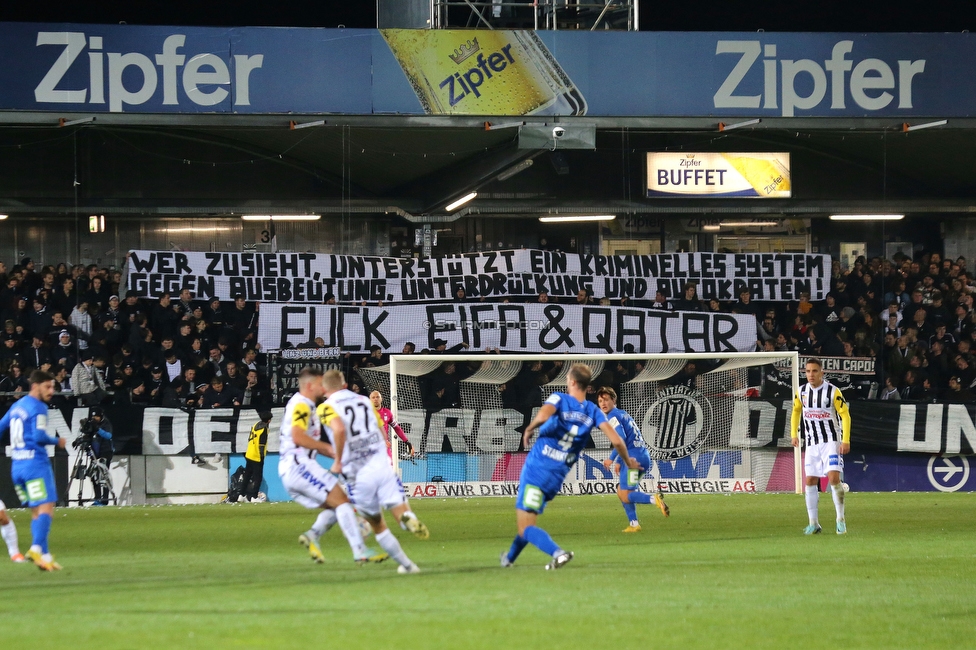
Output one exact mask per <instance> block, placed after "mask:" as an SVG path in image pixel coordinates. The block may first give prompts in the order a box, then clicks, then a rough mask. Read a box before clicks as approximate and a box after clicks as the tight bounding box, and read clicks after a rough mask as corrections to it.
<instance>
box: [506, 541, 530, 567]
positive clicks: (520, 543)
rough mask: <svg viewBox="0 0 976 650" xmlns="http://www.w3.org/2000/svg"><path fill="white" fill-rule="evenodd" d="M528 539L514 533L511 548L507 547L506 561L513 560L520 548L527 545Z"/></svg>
mask: <svg viewBox="0 0 976 650" xmlns="http://www.w3.org/2000/svg"><path fill="white" fill-rule="evenodd" d="M528 543H529V540H527V539H525V538H524V537H522V536H521V535H516V536H515V539H513V540H512V548H510V549H508V561H509V562H514V561H515V560H516V559H517V558H518V556H519V553H521V552H522V549H523V548H525V547H526V545H528Z"/></svg>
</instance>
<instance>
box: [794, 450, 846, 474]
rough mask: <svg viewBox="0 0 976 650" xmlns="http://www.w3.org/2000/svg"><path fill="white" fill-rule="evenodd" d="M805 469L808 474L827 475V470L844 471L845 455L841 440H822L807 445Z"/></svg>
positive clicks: (804, 461)
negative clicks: (842, 453)
mask: <svg viewBox="0 0 976 650" xmlns="http://www.w3.org/2000/svg"><path fill="white" fill-rule="evenodd" d="M803 469H804V471H805V472H806V473H807V476H827V472H843V471H844V457H843V456H841V454H840V443H839V442H821V443H820V444H819V445H811V446H809V447H807V450H806V453H805V454H804V456H803Z"/></svg>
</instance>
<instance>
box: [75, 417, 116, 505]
mask: <svg viewBox="0 0 976 650" xmlns="http://www.w3.org/2000/svg"><path fill="white" fill-rule="evenodd" d="M82 433H84V434H86V435H90V436H91V441H92V451H93V452H94V453H95V457H96V458H98V459H100V460H102V461H104V462H105V467H111V466H112V455H113V454H114V453H115V447H114V445H113V443H112V422H111V421H110V420H109V419H108V417H107V416H106V415H105V412H104V411H103V410H102V407H100V406H94V407H92V409H91V411H90V413H89V417H88V425H87V426H86V427H83V428H82ZM108 500H109V490H108V487H102V486H101V485H96V486H95V500H94V501H93V502H92V505H93V506H107V505H108Z"/></svg>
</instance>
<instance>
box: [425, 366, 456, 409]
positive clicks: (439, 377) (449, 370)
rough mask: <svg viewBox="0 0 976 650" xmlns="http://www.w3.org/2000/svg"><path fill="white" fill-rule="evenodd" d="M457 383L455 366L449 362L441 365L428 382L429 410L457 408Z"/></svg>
mask: <svg viewBox="0 0 976 650" xmlns="http://www.w3.org/2000/svg"><path fill="white" fill-rule="evenodd" d="M459 382H460V380H459V378H458V375H457V366H456V364H455V363H454V362H453V361H449V362H447V363H445V364H444V365H442V366H441V367H440V369H439V371H437V372H435V373H434V376H433V377H431V380H430V389H429V393H428V396H427V397H428V403H429V404H430V407H429V408H432V409H437V410H439V409H443V408H449V407H453V406H457V405H458V404H459V403H460V401H461V392H460V385H459Z"/></svg>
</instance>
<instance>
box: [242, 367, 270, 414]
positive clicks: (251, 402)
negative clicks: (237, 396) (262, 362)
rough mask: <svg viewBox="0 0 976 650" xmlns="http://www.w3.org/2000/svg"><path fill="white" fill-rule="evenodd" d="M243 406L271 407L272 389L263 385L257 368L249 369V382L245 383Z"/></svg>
mask: <svg viewBox="0 0 976 650" xmlns="http://www.w3.org/2000/svg"><path fill="white" fill-rule="evenodd" d="M241 406H251V407H253V408H257V409H261V408H270V406H271V391H270V390H268V389H266V388H264V387H263V386H262V385H261V378H260V377H259V376H258V371H257V370H248V371H247V383H246V384H245V385H244V391H243V396H242V397H241Z"/></svg>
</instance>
